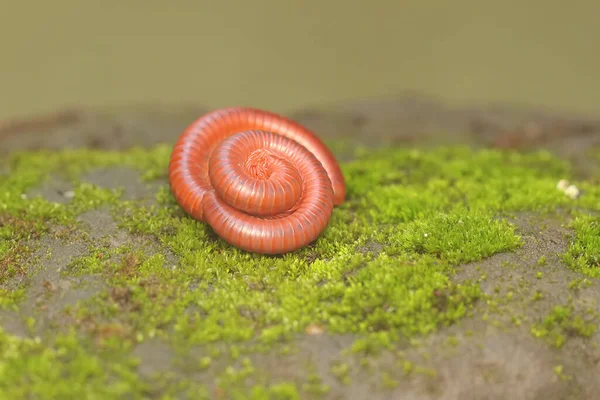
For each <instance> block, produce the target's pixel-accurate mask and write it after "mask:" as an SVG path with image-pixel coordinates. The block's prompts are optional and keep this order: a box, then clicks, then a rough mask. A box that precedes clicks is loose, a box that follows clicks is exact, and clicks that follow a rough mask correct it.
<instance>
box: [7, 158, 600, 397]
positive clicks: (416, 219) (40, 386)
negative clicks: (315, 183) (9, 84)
mask: <svg viewBox="0 0 600 400" xmlns="http://www.w3.org/2000/svg"><path fill="white" fill-rule="evenodd" d="M169 150H170V149H169V147H167V146H158V147H155V148H152V149H149V150H144V149H135V150H130V151H127V152H102V151H89V150H73V151H62V152H35V153H14V154H12V156H11V157H9V158H7V159H6V160H4V161H3V165H0V171H4V172H3V173H2V175H0V321H1V322H2V327H0V398H3V399H4V398H6V399H20V398H36V399H65V398H78V399H84V398H98V399H100V398H102V399H110V398H132V399H133V398H135V399H138V398H139V399H142V398H157V399H158V398H160V399H171V398H194V399H198V398H207V399H208V398H222V399H225V398H234V399H270V398H273V399H300V398H303V399H304V398H345V397H344V396H348V395H349V393H353V394H355V395H358V394H357V393H360V391H361V390H362V391H365V392H369V393H371V395H370V398H378V397H376V396H379V395H380V396H382V397H381V398H389V397H386V396H391V394H390V393H396V392H397V391H399V392H404V393H406V392H407V391H415V393H416V392H419V393H430V394H431V393H433V394H435V393H436V392H439V390H442V389H440V387H439V385H442V386H443V385H446V386H447V382H446V383H445V384H444V383H443V382H442V383H440V381H439V380H436V376H437V377H438V378H439V376H440V370H439V369H438V368H437V367H436V362H435V360H436V357H438V355H436V354H433V355H432V353H436V352H438V350H436V349H446V350H451V349H455V350H456V349H460V348H461V347H460V346H461V343H463V342H467V345H468V341H469V340H471V339H469V338H471V337H473V338H474V339H472V340H476V339H475V338H477V337H479V338H480V339H482V340H483V342H479V343H480V345H481V346H485V344H481V343H488V342H487V341H488V340H490V339H489V336H486V335H484V334H482V333H481V332H482V331H483V330H485V329H488V328H482V327H490V329H492V328H493V329H499V330H500V331H502V330H505V331H506V330H507V329H521V330H520V331H519V332H527V337H526V338H521V339H519V340H521V341H527V343H529V341H531V343H535V344H533V345H532V346H539V349H548V350H547V351H560V349H561V348H563V346H568V343H569V341H576V340H579V341H581V342H577V343H579V344H578V346H580V347H581V346H588V344H586V343H588V342H589V341H591V342H590V343H591V344H590V346H591V345H592V344H593V345H594V346H595V345H596V344H597V342H598V341H597V336H596V328H597V315H596V310H597V308H596V307H597V305H596V304H595V303H594V302H593V300H595V299H600V295H586V296H583V297H581V296H580V293H582V291H585V290H586V288H589V287H593V288H596V289H597V288H598V286H597V284H596V281H597V278H598V277H600V266H599V265H600V217H598V214H597V213H598V211H600V189H598V187H597V185H596V181H595V180H594V178H593V177H591V178H587V179H586V180H583V179H581V180H577V179H576V177H575V176H573V173H572V171H571V167H570V165H569V164H568V163H567V162H565V161H562V160H559V159H557V158H555V157H553V156H552V155H551V154H550V153H548V152H544V151H539V152H531V153H527V154H525V153H517V152H503V151H495V150H479V151H475V150H472V149H469V148H466V147H448V148H436V149H429V150H415V149H406V148H395V149H385V150H380V151H377V152H372V151H365V150H357V151H356V153H355V154H354V157H353V160H352V161H349V162H346V163H344V164H343V165H342V167H343V171H344V174H345V177H346V180H347V184H348V196H347V201H346V202H345V203H344V204H343V205H342V206H341V207H338V208H336V209H335V212H334V214H333V217H332V219H331V222H330V225H329V226H328V228H327V230H326V231H325V232H324V233H323V234H322V236H321V237H320V238H319V239H318V240H317V241H316V242H315V243H314V244H313V245H311V246H309V247H307V248H305V249H302V250H300V251H297V252H295V253H293V254H287V255H283V256H262V255H256V254H248V253H245V252H243V251H240V250H237V249H234V248H231V247H230V246H229V245H228V244H227V243H225V242H224V241H222V240H220V239H219V238H218V237H216V236H215V235H214V234H213V233H212V231H211V230H210V228H208V227H207V226H206V225H205V224H203V223H201V222H198V221H195V220H193V219H191V218H189V217H187V216H186V215H185V214H184V213H183V212H182V210H181V209H180V208H179V206H178V205H177V204H176V202H174V200H173V198H172V196H171V194H170V192H169V189H168V185H167V182H166V172H167V164H168V157H169ZM560 179H569V180H574V182H573V183H575V184H576V185H577V186H578V187H579V188H580V189H581V190H582V193H583V194H582V195H581V196H580V197H579V198H577V199H572V198H570V197H568V196H566V195H565V193H563V192H562V191H560V190H558V189H557V187H556V186H557V182H558V181H559V180H560ZM561 243H562V244H561ZM527 246H529V248H528V247H527ZM532 257H533V258H532ZM552 277H554V278H552ZM552 279H554V280H552ZM548 282H551V283H548ZM552 285H554V286H552ZM557 285H558V286H560V287H561V289H560V291H559V290H556V289H555V288H556V287H558V286H557ZM594 296H595V297H594ZM536 307H538V308H536ZM531 310H536V311H535V312H533V311H531ZM469 327H470V328H469ZM442 332H443V334H442ZM482 335H483V336H482ZM594 338H596V339H594ZM440 341H442V342H443V343H438V342H440ZM586 341H588V342H586ZM581 343H583V344H581ZM488 344H489V343H488ZM536 348H537V347H536ZM585 348H587V347H585ZM594 348H595V347H594ZM540 351H541V350H540ZM499 353H500V354H503V353H504V350H500V351H499ZM495 354H496V355H497V353H495ZM539 354H542V353H539ZM544 354H545V353H544ZM452 357H456V356H452ZM540 357H541V356H540ZM548 357H550V356H548ZM456 360H460V358H459V359H456V358H455V359H454V361H455V362H458V361H456ZM548 363H549V365H550V366H549V368H548V371H546V372H547V373H550V374H551V375H552V376H554V377H557V376H558V377H560V379H559V381H560V382H563V381H564V382H568V381H569V379H571V380H572V379H573V377H572V375H569V371H568V367H569V366H566V367H565V366H564V365H562V364H560V363H557V362H556V360H555V359H552V360H550V361H548ZM457 365H458V364H457ZM571 367H573V368H575V367H576V366H575V364H573V365H571ZM473 368H475V369H478V370H480V369H481V368H480V367H473ZM446 369H447V370H448V368H446ZM450 369H454V370H456V371H461V368H460V367H456V368H450ZM484 369H485V368H484ZM446 372H448V371H446ZM463 372H464V373H467V370H465V371H463ZM448 373H449V372H448ZM537 373H538V374H543V371H542V372H540V371H538V372H537ZM493 375H494V373H493V372H490V376H493ZM415 376H417V377H418V378H414V377H415ZM448 376H450V375H448ZM411 379H418V380H425V381H428V380H429V381H428V382H429V383H426V384H423V385H422V386H419V387H418V390H417V389H415V387H416V386H415V387H413V386H411V385H413V384H412V383H410V382H412V381H411ZM448 379H450V378H448ZM490 379H491V378H490ZM579 383H581V382H579ZM436 385H438V386H436ZM569 393H571V392H569Z"/></svg>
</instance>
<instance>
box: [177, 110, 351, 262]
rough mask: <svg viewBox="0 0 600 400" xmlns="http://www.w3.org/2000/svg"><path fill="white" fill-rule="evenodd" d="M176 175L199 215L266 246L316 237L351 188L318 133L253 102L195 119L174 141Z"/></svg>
mask: <svg viewBox="0 0 600 400" xmlns="http://www.w3.org/2000/svg"><path fill="white" fill-rule="evenodd" d="M169 181H170V185H171V191H172V193H173V195H174V196H175V199H176V200H177V202H178V203H179V204H180V205H181V207H182V208H183V209H184V211H186V212H187V213H188V214H190V215H191V216H192V217H193V218H195V219H197V220H200V221H204V222H207V223H208V224H209V225H210V226H211V227H212V229H213V230H214V231H215V232H216V233H217V234H218V235H219V236H220V237H221V238H223V239H224V240H225V241H227V242H228V243H230V244H232V245H234V246H236V247H239V248H241V249H244V250H247V251H251V252H256V253H263V254H280V253H286V252H290V251H294V250H297V249H299V248H302V247H304V246H306V245H308V244H309V243H311V242H313V241H314V240H316V239H317V237H318V236H319V235H320V234H321V232H322V231H323V230H324V229H325V227H326V226H327V224H328V223H329V220H330V218H331V214H332V212H333V207H334V206H335V205H340V204H341V203H342V202H343V201H344V198H345V195H346V185H345V182H344V177H343V175H342V171H341V169H340V167H339V165H338V163H337V161H336V159H335V157H334V156H333V154H332V153H331V151H330V150H329V149H328V148H327V147H326V146H325V144H324V143H323V142H322V141H321V140H320V139H319V138H318V137H317V136H316V135H315V134H314V133H312V132H311V131H310V130H308V129H307V128H305V127H303V126H301V125H300V124H298V123H296V122H294V121H292V120H290V119H287V118H285V117H283V116H280V115H277V114H274V113H271V112H268V111H262V110H257V109H253V108H247V107H237V108H225V109H219V110H215V111H212V112H210V113H208V114H205V115H203V116H201V117H200V118H198V119H197V120H195V121H194V122H193V123H192V124H191V125H190V126H188V127H187V128H186V130H185V131H184V132H183V133H182V135H181V136H180V138H179V139H178V141H177V142H176V144H175V146H174V148H173V152H172V154H171V160H170V164H169Z"/></svg>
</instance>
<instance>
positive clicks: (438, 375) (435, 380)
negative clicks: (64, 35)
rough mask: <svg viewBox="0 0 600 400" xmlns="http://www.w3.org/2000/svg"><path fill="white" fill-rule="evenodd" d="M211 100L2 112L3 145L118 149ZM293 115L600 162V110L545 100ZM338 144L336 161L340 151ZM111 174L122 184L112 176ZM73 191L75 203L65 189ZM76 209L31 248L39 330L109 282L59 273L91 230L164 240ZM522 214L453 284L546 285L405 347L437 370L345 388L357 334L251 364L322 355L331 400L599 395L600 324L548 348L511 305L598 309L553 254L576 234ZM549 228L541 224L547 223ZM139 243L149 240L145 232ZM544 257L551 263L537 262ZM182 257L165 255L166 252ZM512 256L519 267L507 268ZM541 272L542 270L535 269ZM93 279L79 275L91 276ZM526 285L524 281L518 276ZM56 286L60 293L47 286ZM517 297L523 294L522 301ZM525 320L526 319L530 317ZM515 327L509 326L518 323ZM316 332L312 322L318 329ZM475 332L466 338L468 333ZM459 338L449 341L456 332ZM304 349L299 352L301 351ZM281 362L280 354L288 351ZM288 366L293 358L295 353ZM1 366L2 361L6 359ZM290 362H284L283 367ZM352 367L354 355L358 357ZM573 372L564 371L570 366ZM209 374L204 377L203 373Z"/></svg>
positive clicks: (178, 123)
mask: <svg viewBox="0 0 600 400" xmlns="http://www.w3.org/2000/svg"><path fill="white" fill-rule="evenodd" d="M206 110H207V109H206V108H203V107H194V106H182V107H172V106H171V107H151V106H144V107H138V108H131V109H126V110H125V109H123V110H98V111H94V110H73V111H66V112H62V113H57V114H55V115H49V116H44V117H40V118H32V119H31V120H28V121H8V122H5V123H0V156H1V155H2V154H5V155H6V154H8V153H11V152H14V151H19V150H34V149H65V148H79V147H87V148H94V149H111V150H112V149H114V150H121V149H126V148H129V147H132V146H143V147H146V146H151V145H154V144H158V143H173V142H174V141H175V140H176V139H177V137H178V136H179V134H180V133H181V131H182V130H183V129H184V128H185V126H187V125H188V124H189V123H190V122H191V121H192V120H193V119H195V118H196V117H197V116H198V115H200V114H201V113H202V112H205V111H206ZM289 116H290V117H291V118H293V119H295V120H297V121H298V122H300V123H303V124H305V125H306V126H308V127H309V128H311V129H313V130H314V131H315V132H317V133H318V134H319V135H321V136H322V137H324V138H325V139H326V140H332V139H347V140H349V142H350V143H351V144H352V145H364V146H373V147H377V146H386V145H390V144H403V145H414V146H437V145H440V144H468V145H472V146H476V147H495V148H502V149H507V150H508V149H518V150H530V149H539V148H547V149H549V150H551V151H552V152H555V153H556V154H558V155H559V156H561V157H564V158H566V159H568V160H570V161H572V162H573V163H574V165H575V166H576V168H577V172H578V173H580V174H581V176H588V177H589V176H591V175H593V174H594V172H595V171H596V169H597V164H596V162H595V161H594V160H593V158H592V157H591V156H590V155H589V154H588V152H587V150H589V149H590V148H592V147H595V146H598V145H599V144H600V119H598V120H595V119H592V118H583V117H574V116H565V115H560V114H558V113H553V112H549V111H539V110H525V109H522V108H511V107H500V106H493V107H492V106H490V107H485V108H484V107H478V108H475V107H470V108H467V107H464V108H456V107H454V108H453V107H449V106H447V105H444V104H442V103H441V102H438V101H436V100H434V99H430V98H426V97H422V96H419V95H416V94H406V95H403V96H399V97H397V98H394V99H384V100H374V101H360V102H353V103H348V104H342V105H337V106H331V107H329V108H327V109H319V110H317V109H313V110H301V111H298V112H293V113H290V114H289ZM343 153H344V152H343V151H342V152H341V153H340V156H341V158H343V157H344V156H345V155H344V154H343ZM85 181H88V182H91V183H96V184H99V185H101V186H105V187H108V186H110V185H111V182H112V183H113V184H115V185H117V186H125V187H126V191H125V198H126V199H144V198H145V197H148V195H149V192H148V189H147V187H146V186H144V185H140V184H139V183H138V180H137V175H136V174H135V173H133V172H131V171H129V170H122V169H119V168H114V169H109V170H105V171H102V172H97V171H96V172H92V173H90V174H89V175H88V176H86V178H85ZM114 182H116V183H114ZM36 190H37V192H36V193H38V194H42V195H43V196H44V197H46V198H48V199H50V200H52V201H56V202H60V201H63V200H65V193H68V192H69V190H71V188H70V187H69V184H68V183H67V182H61V181H49V182H47V183H46V184H45V185H44V186H43V187H41V188H38V189H36ZM65 201H66V200H65ZM79 220H80V221H82V223H83V224H84V225H86V226H88V234H89V235H90V236H88V237H87V238H74V239H73V240H72V241H70V242H69V243H68V244H65V242H64V241H62V240H60V239H56V238H48V239H44V243H43V246H42V247H41V248H40V249H38V250H37V251H38V253H37V254H36V256H38V257H41V258H42V259H44V256H45V254H46V253H47V252H48V251H50V253H51V254H52V255H51V256H50V258H47V259H44V260H45V261H44V263H43V265H44V266H45V267H42V270H41V271H40V272H39V273H38V274H37V275H36V276H35V277H34V278H33V279H32V282H30V289H29V291H28V292H27V296H26V299H25V300H24V305H23V307H24V309H33V307H34V306H35V305H36V304H38V303H39V302H40V301H43V302H45V308H44V310H45V311H44V313H43V317H42V319H41V320H40V321H39V325H38V327H41V329H43V327H44V326H45V325H46V324H48V323H50V322H51V321H52V320H54V319H55V318H57V314H56V312H57V311H58V310H61V309H63V308H64V307H65V306H66V305H68V304H72V303H74V302H75V301H77V300H80V299H85V298H89V297H90V296H92V295H93V294H94V293H97V291H98V290H100V289H101V288H102V283H98V284H95V283H94V282H90V281H91V280H93V279H94V278H92V277H86V276H82V277H78V278H73V279H65V278H64V277H61V276H60V275H59V273H58V271H60V269H61V268H64V267H66V266H67V264H68V263H69V260H72V259H73V258H74V257H81V256H83V255H85V254H86V249H87V247H86V245H85V242H86V240H89V238H90V237H91V238H92V239H94V240H106V239H107V238H108V239H107V240H109V241H113V242H114V245H115V246H117V245H118V244H119V243H125V242H134V241H138V243H136V247H139V248H143V249H146V250H147V251H148V254H151V253H152V251H155V250H156V248H157V244H156V243H152V242H151V241H148V242H145V241H143V240H141V239H139V238H137V237H133V236H130V235H129V234H128V233H127V232H125V231H122V230H120V229H119V228H118V227H117V226H116V224H115V223H114V222H113V221H112V219H111V217H110V215H109V214H108V213H107V212H105V211H102V210H95V211H90V212H87V213H85V214H83V215H81V216H79ZM513 222H514V223H515V224H516V226H517V227H518V229H519V232H520V234H521V235H522V236H523V238H524V243H525V245H524V247H523V248H522V249H520V250H518V251H516V252H513V253H501V254H497V255H494V256H492V257H490V258H488V259H485V260H484V261H482V262H477V263H472V264H467V265H463V266H462V267H461V270H460V273H459V274H458V275H457V276H456V277H455V280H456V281H457V282H461V281H463V280H466V279H475V280H476V279H477V278H478V277H479V276H480V274H481V272H480V271H481V270H485V271H487V275H488V276H487V279H486V280H485V281H484V282H483V283H482V289H483V291H484V292H486V293H490V294H500V295H507V294H508V293H511V294H510V296H517V297H519V298H522V299H524V301H526V300H527V299H529V298H531V297H532V296H535V294H536V293H537V292H539V291H543V292H544V293H551V294H552V295H551V296H547V297H544V298H543V299H540V300H539V301H537V302H536V303H535V305H531V307H528V308H527V309H525V310H516V309H514V306H515V304H517V303H514V302H507V303H506V304H498V305H497V310H499V311H498V313H497V314H495V316H494V317H493V318H496V319H497V320H496V321H495V323H494V324H490V323H488V322H484V320H485V318H483V316H484V314H485V313H486V312H487V311H488V309H489V308H488V306H489V305H478V306H476V307H475V310H474V313H473V315H471V316H469V317H466V318H465V319H463V320H461V321H460V323H458V324H456V325H453V326H451V327H449V328H443V329H441V330H440V331H438V332H436V333H434V334H432V335H430V336H428V337H426V338H424V339H423V340H422V342H421V343H420V345H419V346H418V347H410V346H409V347H407V348H406V351H405V354H404V355H403V356H404V357H405V358H406V359H407V360H411V361H412V362H414V364H415V365H420V366H422V368H431V370H432V371H435V374H431V375H428V374H427V373H423V374H420V375H416V376H415V375H411V376H407V377H406V378H403V379H401V380H399V381H398V382H397V383H396V384H397V386H394V387H391V388H390V391H389V392H386V393H383V394H382V393H379V392H378V393H373V392H372V390H371V385H372V384H373V382H372V379H373V378H370V375H369V374H368V373H366V372H356V376H352V377H351V382H352V383H351V384H350V385H343V384H340V383H339V382H337V381H336V380H334V379H333V378H332V377H331V376H330V375H328V371H329V366H330V364H331V362H332V361H334V360H335V359H336V357H337V356H338V353H339V350H340V349H341V348H343V347H345V346H346V345H347V344H348V343H349V341H350V340H351V339H350V338H346V337H333V336H328V335H308V336H306V337H305V338H304V339H302V340H301V341H300V342H298V343H297V345H298V346H299V348H300V352H299V353H297V355H295V356H289V357H288V358H285V360H283V359H278V358H273V357H274V356H272V355H264V356H262V355H255V356H253V357H255V358H254V359H253V360H252V361H253V364H254V365H262V366H267V367H268V366H269V365H272V366H273V367H274V371H273V372H274V374H275V375H276V376H279V377H286V376H292V375H295V374H296V373H297V371H295V370H294V368H295V367H296V366H297V365H299V364H298V360H294V357H300V358H301V359H310V360H312V361H314V362H315V363H316V366H317V369H318V370H319V371H318V372H319V374H320V375H322V376H329V378H325V382H324V383H325V384H328V385H329V386H330V387H331V388H332V390H330V391H329V392H328V393H327V394H326V395H325V397H324V398H331V399H366V398H369V399H379V398H381V399H390V398H403V399H404V398H406V399H466V398H472V399H507V398H514V399H546V400H550V399H568V398H573V399H593V398H596V395H597V393H598V392H599V391H600V380H599V379H598V377H600V349H599V348H598V344H600V334H599V333H595V334H594V335H592V337H590V338H580V337H573V338H570V340H569V341H568V342H567V343H566V344H565V345H564V346H562V347H561V348H560V349H558V348H555V347H552V346H549V345H548V344H547V343H546V342H544V341H543V340H539V339H537V338H535V337H533V336H532V335H531V333H530V332H529V331H528V329H527V328H526V327H525V326H526V325H523V326H522V327H519V325H518V324H517V326H516V327H515V324H514V320H513V318H514V316H515V315H517V314H518V315H519V318H521V319H524V320H529V321H534V320H539V319H540V318H542V317H543V316H545V315H547V314H548V313H549V311H550V310H551V309H552V307H553V306H554V305H555V304H557V303H563V302H565V301H567V300H568V299H569V298H572V297H573V296H575V303H576V304H578V305H580V306H581V307H582V308H583V307H586V306H585V305H591V307H592V308H593V307H597V304H599V302H600V285H599V284H598V283H597V282H596V281H595V280H593V281H592V283H590V284H589V285H587V286H585V287H582V288H581V289H580V290H578V291H577V293H576V294H575V295H574V294H573V292H572V291H571V290H570V288H569V282H572V281H574V280H576V279H577V278H579V276H578V274H577V273H575V272H572V271H569V270H567V269H565V268H564V266H563V265H562V262H561V260H560V258H559V256H558V254H559V253H562V252H564V251H565V250H566V248H567V243H568V239H569V237H570V236H569V235H570V232H569V230H568V229H566V228H565V227H564V226H562V224H561V223H560V222H559V221H558V220H555V219H552V218H550V217H549V218H545V219H541V218H540V217H538V216H536V215H533V214H528V213H522V214H518V215H516V216H515V217H514V220H513ZM542 227H543V228H542ZM140 240H141V241H140ZM541 257H544V258H545V259H546V262H545V264H544V265H543V266H541V265H539V263H538V260H539V259H540V258H541ZM176 262H177V260H176V258H175V257H174V256H173V255H167V263H168V264H175V263H176ZM506 265H512V266H513V267H512V268H507V267H506ZM540 271H541V272H543V274H544V279H543V280H540V279H536V273H539V272H540ZM86 280H87V281H88V282H87V283H88V284H87V285H84V286H81V285H80V284H81V283H82V281H86ZM525 281H526V282H527V284H525V285H520V283H522V282H525ZM48 287H50V288H51V290H50V292H51V295H50V296H49V297H48V296H46V292H47V290H46V289H47V288H48ZM518 304H522V303H518ZM0 317H1V318H2V319H1V321H2V324H3V327H4V329H5V330H6V331H7V332H9V333H11V334H15V335H25V332H26V331H27V329H26V327H25V326H24V323H23V321H22V320H21V319H20V318H17V316H16V315H15V314H13V313H11V312H0ZM527 326H528V325H527ZM509 327H510V328H509ZM315 329H316V328H315ZM465 338H468V339H469V340H462V339H465ZM450 339H452V340H455V339H456V340H457V343H458V344H457V345H455V346H452V345H449V344H448V343H449V340H450ZM135 352H136V354H137V355H139V357H140V358H141V360H142V365H141V367H140V369H139V371H140V374H142V375H148V376H150V374H152V373H155V372H157V371H158V372H160V371H167V370H169V368H170V365H171V363H172V362H173V358H174V357H175V355H174V354H173V351H172V349H170V348H169V347H168V346H165V345H164V344H163V343H161V342H160V341H154V342H153V341H146V342H144V343H143V344H142V345H140V346H139V347H138V348H136V349H135ZM298 354H299V355H298ZM282 360H283V361H282ZM286 363H288V364H286ZM0 365H1V362H0ZM286 365H289V367H287V368H286ZM350 367H351V369H352V370H353V371H354V370H355V369H354V367H355V366H350ZM375 368H377V369H380V370H386V369H390V370H393V369H397V368H398V366H397V365H396V364H394V363H393V362H392V360H391V358H390V360H387V361H386V356H385V355H384V357H383V358H382V360H379V361H378V362H377V363H376V364H375ZM563 370H565V371H569V373H568V374H562V373H561V371H563ZM202 379H207V378H202Z"/></svg>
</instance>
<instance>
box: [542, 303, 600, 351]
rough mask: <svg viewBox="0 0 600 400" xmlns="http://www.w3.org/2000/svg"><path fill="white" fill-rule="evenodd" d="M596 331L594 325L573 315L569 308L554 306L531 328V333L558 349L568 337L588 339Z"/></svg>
mask: <svg viewBox="0 0 600 400" xmlns="http://www.w3.org/2000/svg"><path fill="white" fill-rule="evenodd" d="M596 329H597V325H596V324H595V323H593V322H589V321H586V320H584V319H583V318H582V317H581V316H580V315H574V314H573V310H572V308H571V307H564V306H556V307H554V308H553V309H552V311H551V312H550V314H549V315H548V316H547V317H545V318H544V320H543V321H541V322H539V323H537V324H535V325H534V326H533V327H532V328H531V333H532V334H533V335H534V336H536V337H541V338H545V339H546V340H547V341H548V342H549V343H550V344H552V345H553V346H555V347H557V348H560V347H562V346H563V345H564V344H565V342H566V341H567V339H568V337H569V336H581V337H590V336H591V335H593V334H594V333H595V332H596Z"/></svg>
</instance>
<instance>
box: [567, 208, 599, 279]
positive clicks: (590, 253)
mask: <svg viewBox="0 0 600 400" xmlns="http://www.w3.org/2000/svg"><path fill="white" fill-rule="evenodd" d="M571 226H572V228H573V229H574V230H575V240H574V241H572V242H571V244H570V245H569V249H568V251H567V252H566V254H565V255H564V257H563V258H564V261H565V262H566V263H567V265H569V266H570V267H571V268H573V269H574V270H576V271H578V272H581V273H584V274H585V275H587V276H590V277H592V278H598V277H600V218H599V217H597V216H593V215H585V214H577V217H576V218H575V219H574V220H573V222H572V223H571Z"/></svg>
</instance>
